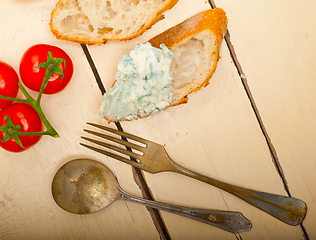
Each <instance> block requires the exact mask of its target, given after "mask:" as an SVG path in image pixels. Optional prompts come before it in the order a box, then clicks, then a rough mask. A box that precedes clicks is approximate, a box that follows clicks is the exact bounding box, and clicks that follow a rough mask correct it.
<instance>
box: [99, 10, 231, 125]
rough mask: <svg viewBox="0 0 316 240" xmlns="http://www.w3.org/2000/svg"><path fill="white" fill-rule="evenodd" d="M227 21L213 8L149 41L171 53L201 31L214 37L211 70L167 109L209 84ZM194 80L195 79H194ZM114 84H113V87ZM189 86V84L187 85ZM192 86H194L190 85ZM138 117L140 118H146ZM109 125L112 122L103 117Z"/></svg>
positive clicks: (186, 100)
mask: <svg viewBox="0 0 316 240" xmlns="http://www.w3.org/2000/svg"><path fill="white" fill-rule="evenodd" d="M227 24H228V20H227V17H226V13H225V12H224V10H223V9H221V8H215V9H210V10H206V11H203V12H200V13H198V14H196V15H195V16H193V17H191V18H189V19H187V20H185V21H184V22H182V23H179V24H178V25H176V26H174V27H172V28H170V29H168V30H166V31H164V32H163V33H161V34H159V35H157V36H155V37H154V38H152V39H150V40H149V41H148V42H149V43H150V44H151V45H152V46H153V47H157V48H159V47H160V45H161V44H162V43H164V44H165V45H166V46H167V47H168V48H169V49H170V50H171V51H172V50H173V48H174V47H176V46H178V45H180V44H181V43H183V42H185V41H187V40H188V39H190V38H192V37H195V36H197V35H198V34H200V33H201V32H203V31H208V32H209V33H210V34H211V35H213V36H214V37H215V50H214V60H213V63H212V64H213V65H212V67H211V69H209V71H208V72H207V73H206V77H205V78H203V79H198V80H196V81H198V84H197V85H195V86H194V87H193V88H190V90H188V91H187V92H186V93H185V94H184V95H183V97H181V98H180V99H178V100H177V101H175V102H172V103H171V104H170V105H169V106H168V107H167V108H169V107H172V106H177V105H180V104H183V103H187V102H188V95H189V94H190V93H192V92H196V91H198V90H200V89H201V88H202V87H206V86H207V85H208V84H209V80H210V78H211V77H212V75H213V73H214V72H215V70H216V67H217V62H218V61H219V59H220V55H219V50H220V44H221V41H222V40H223V38H224V36H225V34H226V29H227ZM194 80H195V79H194ZM114 84H115V83H113V85H114ZM189 85H190V83H189ZM192 85H194V84H192ZM146 117H148V116H145V117H140V118H146ZM104 118H105V120H107V121H108V122H109V123H110V122H113V121H112V120H110V119H108V118H106V117H104ZM127 121H128V120H127Z"/></svg>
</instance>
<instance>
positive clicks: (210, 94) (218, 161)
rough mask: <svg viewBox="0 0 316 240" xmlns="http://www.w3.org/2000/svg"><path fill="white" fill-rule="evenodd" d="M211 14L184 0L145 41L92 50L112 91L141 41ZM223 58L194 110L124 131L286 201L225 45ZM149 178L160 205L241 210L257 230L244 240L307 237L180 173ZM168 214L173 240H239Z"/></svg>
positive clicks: (185, 108) (128, 125) (193, 101)
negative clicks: (120, 64)
mask: <svg viewBox="0 0 316 240" xmlns="http://www.w3.org/2000/svg"><path fill="white" fill-rule="evenodd" d="M208 8H209V5H208V4H207V3H206V2H205V1H184V0H183V1H182V0H180V1H179V3H178V4H177V5H176V6H175V8H173V9H172V10H170V11H169V12H168V13H166V19H165V20H163V21H161V22H159V23H158V24H156V25H155V26H154V27H153V28H152V29H151V30H149V31H148V32H146V33H145V34H144V35H143V36H141V37H139V38H137V39H135V40H132V41H129V42H109V43H108V44H106V45H104V46H91V47H89V51H90V52H91V54H92V56H93V59H94V61H95V63H96V66H97V68H98V70H99V72H100V75H101V78H102V81H103V83H104V85H105V86H106V88H107V89H108V88H109V87H110V86H111V85H112V83H113V82H114V76H115V72H116V65H117V62H118V61H119V60H120V59H121V57H122V56H123V54H126V53H128V52H129V51H130V50H131V49H133V48H134V47H135V45H136V44H137V43H139V42H145V41H146V40H148V39H150V38H151V37H152V36H154V35H156V34H158V33H160V32H162V31H163V30H165V29H167V28H168V27H171V26H173V25H175V24H176V23H179V22H181V21H182V20H184V19H186V18H188V17H190V16H192V15H194V14H196V13H198V12H199V11H201V10H204V9H208ZM230 21H232V20H230ZM235 21H237V20H235ZM243 50H244V51H247V48H244V49H243ZM221 55H222V59H221V60H220V62H219V66H218V69H217V71H216V73H215V75H214V76H213V78H212V80H211V83H210V85H209V86H208V87H207V88H205V89H203V90H202V91H200V92H199V93H197V94H193V95H192V96H190V97H189V98H190V101H189V103H188V104H186V105H182V106H179V107H175V108H172V109H169V110H167V111H164V112H161V113H159V114H157V115H155V116H153V117H150V118H147V119H142V120H137V121H132V122H124V123H122V126H123V128H124V130H125V131H127V132H130V133H134V134H137V135H140V136H142V137H144V138H148V139H150V140H152V141H155V142H158V143H161V144H164V145H165V146H166V148H167V151H168V153H169V155H170V156H171V157H172V158H173V159H174V160H175V161H177V162H178V163H180V164H183V165H184V166H186V167H188V168H189V169H192V170H195V171H197V172H200V173H203V174H205V175H208V176H212V177H215V178H218V179H220V180H223V181H227V182H230V183H233V184H236V185H240V186H243V187H248V188H252V189H256V190H260V191H267V192H272V193H278V194H283V195H286V194H287V193H286V191H285V190H284V187H283V182H282V180H281V179H280V177H279V175H278V173H277V171H276V169H275V166H274V163H273V161H272V159H271V155H270V152H269V148H268V146H267V144H266V141H265V138H264V136H263V134H262V131H261V129H260V127H259V124H258V122H257V119H256V117H255V114H254V112H253V109H252V107H251V105H250V102H249V99H248V97H247V94H246V92H245V90H244V88H243V86H242V83H241V80H240V76H239V75H238V72H237V70H236V68H235V66H234V64H233V62H232V60H231V58H230V54H229V51H228V48H227V46H226V44H223V45H222V48H221ZM103 123H104V124H106V123H105V122H103ZM113 161H116V160H113ZM117 164H118V165H120V166H122V167H123V166H124V165H125V164H123V163H117ZM145 175H146V179H147V181H148V183H149V186H150V188H151V190H152V192H153V194H154V196H155V198H156V200H159V201H165V202H171V203H174V204H181V205H186V206H192V207H200V208H214V209H223V210H225V209H226V210H227V209H228V210H234V211H242V212H243V213H244V214H245V216H247V217H248V218H249V219H250V220H251V221H252V222H253V225H254V226H253V229H252V230H251V231H249V232H247V233H242V234H240V236H242V238H243V239H257V238H260V239H271V238H272V239H303V237H302V235H301V228H300V227H299V226H298V227H292V226H289V225H286V224H284V223H282V222H280V221H278V220H276V219H274V218H272V217H270V216H269V215H267V214H266V213H263V212H261V211H259V210H258V209H256V208H254V207H252V206H249V205H248V204H246V203H244V202H242V201H240V200H239V199H236V198H235V197H232V196H231V195H228V194H226V193H224V192H222V191H219V190H217V189H215V188H213V187H210V186H207V185H206V184H202V183H200V182H197V181H194V180H192V179H188V178H186V177H184V176H180V175H176V174H174V173H160V174H156V175H151V174H147V173H145ZM162 215H163V216H164V219H165V221H166V224H167V227H168V229H169V230H170V234H171V236H172V238H174V239H185V238H186V239H205V238H209V236H212V237H213V238H214V239H235V238H236V237H238V236H234V235H232V234H230V233H226V232H223V231H221V230H219V229H216V228H213V227H209V226H207V225H203V224H200V223H196V222H193V221H191V220H188V219H184V218H179V217H177V216H173V215H171V214H165V213H162ZM186 226H187V227H186ZM188 226H190V227H188Z"/></svg>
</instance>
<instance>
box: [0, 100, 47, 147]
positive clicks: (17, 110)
mask: <svg viewBox="0 0 316 240" xmlns="http://www.w3.org/2000/svg"><path fill="white" fill-rule="evenodd" d="M7 115H8V116H9V117H10V118H11V120H12V122H13V124H14V125H21V129H20V130H19V131H20V132H41V131H43V124H42V121H41V119H40V117H39V116H38V114H37V112H36V111H35V110H34V108H32V106H30V105H29V104H27V103H20V102H16V103H13V104H11V105H9V106H8V107H6V108H4V109H2V110H1V111H0V126H5V125H7V122H5V121H4V117H5V116H7ZM4 135H5V133H4V132H0V137H1V139H4ZM41 137H42V136H19V138H20V140H21V142H22V145H23V147H24V148H22V147H21V146H20V145H18V143H17V142H16V141H15V140H14V139H13V138H11V139H10V140H9V141H7V142H5V143H3V142H2V141H0V147H2V148H3V149H6V150H8V151H10V152H23V151H25V150H26V149H28V148H30V147H32V146H34V145H35V144H36V143H37V142H39V140H40V139H41Z"/></svg>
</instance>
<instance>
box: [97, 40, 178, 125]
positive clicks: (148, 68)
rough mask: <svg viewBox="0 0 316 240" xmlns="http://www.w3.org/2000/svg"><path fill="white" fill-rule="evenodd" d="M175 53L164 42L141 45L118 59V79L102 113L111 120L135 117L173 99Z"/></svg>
mask: <svg viewBox="0 0 316 240" xmlns="http://www.w3.org/2000/svg"><path fill="white" fill-rule="evenodd" d="M172 57H173V53H172V52H171V51H170V50H169V49H168V48H167V47H166V46H165V45H164V44H162V45H161V46H160V49H159V48H154V47H152V46H151V45H150V43H144V44H140V45H137V46H136V48H135V49H134V50H132V51H131V52H130V53H129V54H127V55H125V56H124V57H123V58H122V60H121V61H120V62H119V63H118V72H117V73H116V82H115V84H114V86H113V87H112V88H111V89H109V91H107V92H106V93H105V94H104V96H103V99H102V103H101V107H100V111H99V114H100V116H101V117H105V118H106V119H108V120H109V121H120V120H133V119H137V118H139V117H145V116H149V115H153V114H154V113H156V112H158V111H160V110H163V109H165V108H166V107H168V106H169V105H170V103H171V100H172V90H173V89H172V86H171V83H172V73H171V70H170V64H171V60H172Z"/></svg>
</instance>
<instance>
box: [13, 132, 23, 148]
mask: <svg viewBox="0 0 316 240" xmlns="http://www.w3.org/2000/svg"><path fill="white" fill-rule="evenodd" d="M12 138H13V139H14V140H15V141H16V143H17V144H19V145H20V147H22V148H24V147H23V144H22V142H21V140H20V138H19V136H18V135H13V136H12Z"/></svg>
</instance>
